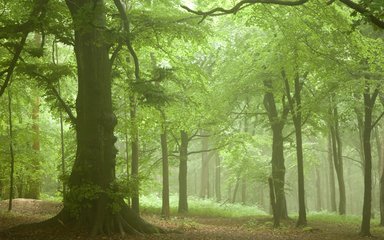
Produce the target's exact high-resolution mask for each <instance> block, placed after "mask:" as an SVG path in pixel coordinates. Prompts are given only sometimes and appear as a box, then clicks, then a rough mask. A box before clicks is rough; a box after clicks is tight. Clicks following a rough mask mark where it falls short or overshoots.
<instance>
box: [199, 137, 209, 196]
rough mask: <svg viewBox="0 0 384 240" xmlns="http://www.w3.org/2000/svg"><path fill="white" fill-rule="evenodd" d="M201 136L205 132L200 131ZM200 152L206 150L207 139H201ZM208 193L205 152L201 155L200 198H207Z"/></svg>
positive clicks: (207, 163) (206, 155) (207, 165)
mask: <svg viewBox="0 0 384 240" xmlns="http://www.w3.org/2000/svg"><path fill="white" fill-rule="evenodd" d="M201 134H202V135H204V134H205V131H201ZM201 146H202V147H201V150H203V151H205V150H207V149H208V138H207V137H203V138H202V140H201ZM208 193H209V158H208V153H207V152H202V153H201V188H200V198H203V199H204V198H206V197H208V195H209V194H208Z"/></svg>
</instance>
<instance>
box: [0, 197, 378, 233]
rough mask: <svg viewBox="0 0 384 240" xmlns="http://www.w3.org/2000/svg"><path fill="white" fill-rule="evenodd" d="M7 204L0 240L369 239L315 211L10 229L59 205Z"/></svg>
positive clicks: (0, 218)
mask: <svg viewBox="0 0 384 240" xmlns="http://www.w3.org/2000/svg"><path fill="white" fill-rule="evenodd" d="M7 207H8V204H7V202H5V201H2V202H0V231H1V233H0V239H1V240H19V239H20V240H50V239H52V240H53V239H55V240H75V239H78V240H85V239H89V240H90V239H92V240H102V239H111V240H117V239H127V240H129V239H150V240H157V239H159V240H160V239H201V240H202V239H223V240H224V239H228V240H231V239H236V240H242V239H255V240H257V239H260V240H270V239H292V240H300V239H303V240H327V239H329V240H344V239H345V240H355V239H367V238H361V237H359V236H358V234H357V233H358V231H359V224H358V221H355V220H351V219H350V218H345V219H343V218H341V217H338V216H326V215H314V216H311V217H310V218H309V222H310V224H309V226H308V227H306V228H296V227H295V222H294V220H289V221H287V222H285V223H284V224H283V225H284V226H283V227H281V228H280V229H273V228H272V222H271V219H270V218H269V217H257V216H255V217H242V218H220V217H188V218H179V217H174V218H172V219H170V220H167V221H166V220H162V219H160V218H159V217H158V216H154V215H144V218H145V219H147V220H148V221H149V222H152V223H153V224H156V225H158V226H161V227H163V228H165V229H169V230H170V233H167V234H157V235H143V236H140V235H135V236H125V237H122V236H120V235H116V236H108V237H106V236H98V237H90V236H88V235H87V234H86V233H82V232H74V231H72V230H71V229H67V228H66V227H65V226H61V227H55V228H52V227H46V228H44V229H42V228H40V227H36V226H33V225H30V226H29V227H24V228H22V229H19V230H14V231H11V232H10V231H8V230H7V229H9V228H10V227H13V226H17V225H20V224H26V223H34V222H39V221H42V220H44V219H47V218H49V217H50V216H52V215H54V214H55V213H56V212H57V211H58V210H59V209H60V207H61V206H60V205H59V204H57V203H54V202H47V201H37V200H26V199H17V200H15V201H14V210H13V212H12V213H8V212H7V211H6V210H7ZM372 233H373V235H374V236H375V238H374V239H383V240H384V229H383V228H380V227H378V226H375V225H374V224H373V226H372Z"/></svg>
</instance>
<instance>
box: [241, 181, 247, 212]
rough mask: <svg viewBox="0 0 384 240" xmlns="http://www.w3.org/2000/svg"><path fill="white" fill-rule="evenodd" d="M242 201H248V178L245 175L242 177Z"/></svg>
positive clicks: (244, 202)
mask: <svg viewBox="0 0 384 240" xmlns="http://www.w3.org/2000/svg"><path fill="white" fill-rule="evenodd" d="M241 203H242V204H243V205H245V204H246V203H247V179H246V177H245V176H243V177H242V178H241Z"/></svg>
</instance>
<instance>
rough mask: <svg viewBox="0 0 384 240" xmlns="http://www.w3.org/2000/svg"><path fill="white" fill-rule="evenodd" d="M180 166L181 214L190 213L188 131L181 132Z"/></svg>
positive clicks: (179, 211)
mask: <svg viewBox="0 0 384 240" xmlns="http://www.w3.org/2000/svg"><path fill="white" fill-rule="evenodd" d="M180 137H181V143H180V165H179V208H178V213H179V214H186V213H188V191H187V173H188V165H187V162H188V143H189V139H188V134H187V132H186V131H183V130H182V131H180Z"/></svg>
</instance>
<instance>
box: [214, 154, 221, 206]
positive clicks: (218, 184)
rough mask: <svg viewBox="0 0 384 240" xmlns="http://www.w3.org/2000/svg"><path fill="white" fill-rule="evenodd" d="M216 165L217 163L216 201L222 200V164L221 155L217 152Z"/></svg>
mask: <svg viewBox="0 0 384 240" xmlns="http://www.w3.org/2000/svg"><path fill="white" fill-rule="evenodd" d="M215 165H216V168H215V170H216V174H215V193H216V201H217V202H220V201H221V165H220V156H219V155H218V154H215Z"/></svg>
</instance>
